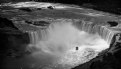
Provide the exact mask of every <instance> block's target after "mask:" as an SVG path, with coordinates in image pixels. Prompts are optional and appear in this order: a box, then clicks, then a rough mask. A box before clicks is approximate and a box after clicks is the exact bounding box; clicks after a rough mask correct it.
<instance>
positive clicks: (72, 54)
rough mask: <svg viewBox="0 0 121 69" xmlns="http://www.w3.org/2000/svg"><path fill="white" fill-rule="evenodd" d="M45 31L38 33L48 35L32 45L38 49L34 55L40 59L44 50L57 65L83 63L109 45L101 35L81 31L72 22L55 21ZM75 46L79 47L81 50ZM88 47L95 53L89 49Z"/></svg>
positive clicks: (64, 65)
mask: <svg viewBox="0 0 121 69" xmlns="http://www.w3.org/2000/svg"><path fill="white" fill-rule="evenodd" d="M45 31H46V33H44V34H43V33H38V35H39V34H41V35H42V36H46V37H42V38H41V40H40V41H38V42H37V43H36V44H35V45H32V46H30V47H35V48H36V49H37V51H35V52H33V54H32V56H33V57H35V58H37V59H38V60H39V59H41V58H39V57H38V56H39V55H40V54H41V53H42V52H43V53H44V54H45V55H47V54H49V56H52V57H53V58H54V60H53V61H52V63H53V64H55V66H56V65H57V64H59V65H62V66H63V67H67V66H69V67H74V66H77V65H79V64H83V63H85V62H88V61H89V60H91V59H92V58H94V57H96V55H97V53H98V52H101V51H102V50H104V49H106V48H108V47H109V45H108V43H107V42H106V41H105V40H103V39H102V38H101V37H100V36H98V35H95V34H88V33H86V32H84V31H80V30H78V29H77V28H76V27H74V26H73V25H72V23H71V22H64V21H63V22H58V23H53V24H51V25H50V26H49V28H47V29H46V30H45ZM33 38H34V37H33ZM75 47H79V50H76V49H75ZM87 48H88V49H89V50H92V51H93V53H91V52H89V51H87V50H86V49H87ZM95 53H96V54H95ZM89 54H92V55H90V58H88V59H87V57H86V56H87V55H89ZM45 60H46V59H45ZM43 61H44V60H43Z"/></svg>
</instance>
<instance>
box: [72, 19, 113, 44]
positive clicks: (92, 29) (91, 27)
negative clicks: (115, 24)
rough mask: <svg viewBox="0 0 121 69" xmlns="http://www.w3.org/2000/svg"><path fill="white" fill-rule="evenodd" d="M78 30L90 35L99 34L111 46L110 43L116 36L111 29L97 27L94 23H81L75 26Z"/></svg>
mask: <svg viewBox="0 0 121 69" xmlns="http://www.w3.org/2000/svg"><path fill="white" fill-rule="evenodd" d="M74 25H75V26H76V27H78V29H80V30H81V31H85V32H87V33H89V34H98V35H99V36H100V37H102V38H103V39H104V40H105V41H106V42H107V43H108V44H110V41H111V39H112V37H113V35H114V32H113V31H111V30H110V29H108V28H106V27H105V26H101V25H96V24H93V23H92V22H90V23H89V22H88V23H87V22H86V21H83V20H82V21H81V22H77V23H75V24H74Z"/></svg>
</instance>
